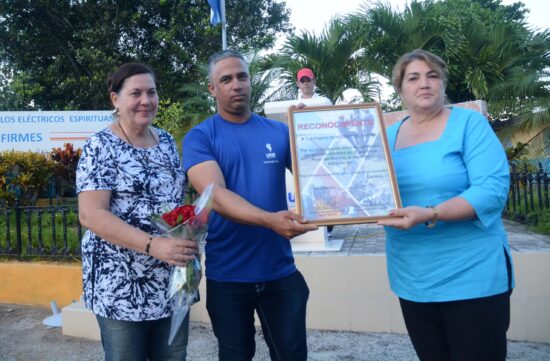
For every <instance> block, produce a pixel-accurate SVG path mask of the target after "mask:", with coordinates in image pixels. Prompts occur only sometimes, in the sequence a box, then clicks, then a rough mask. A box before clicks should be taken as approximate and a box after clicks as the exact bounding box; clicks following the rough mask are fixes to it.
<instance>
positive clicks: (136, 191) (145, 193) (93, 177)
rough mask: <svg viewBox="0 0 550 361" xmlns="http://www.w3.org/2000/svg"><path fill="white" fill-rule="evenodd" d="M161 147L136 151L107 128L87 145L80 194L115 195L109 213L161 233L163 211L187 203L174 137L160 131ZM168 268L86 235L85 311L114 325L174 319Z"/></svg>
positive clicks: (79, 170) (79, 180) (80, 172)
mask: <svg viewBox="0 0 550 361" xmlns="http://www.w3.org/2000/svg"><path fill="white" fill-rule="evenodd" d="M154 130H155V131H156V132H157V134H158V136H159V144H158V145H157V146H155V147H151V148H136V147H133V146H132V145H130V144H128V143H126V142H125V141H123V140H122V139H120V138H119V137H118V136H116V135H115V134H114V133H113V132H112V131H111V130H110V129H109V128H106V129H103V130H101V131H99V132H98V133H96V134H94V135H93V136H92V137H91V138H90V139H88V141H87V142H86V144H85V145H84V148H83V151H82V156H81V158H80V161H79V163H78V168H77V173H76V174H77V176H76V185H77V192H79V193H80V192H85V191H93V190H108V191H111V212H112V213H113V214H115V215H116V216H118V217H120V218H121V219H122V220H124V221H126V222H127V223H129V224H131V225H132V226H134V227H137V228H140V229H142V230H143V231H145V232H147V233H150V234H158V232H157V231H156V230H155V229H154V228H153V226H152V225H151V222H150V219H151V216H152V215H153V214H160V213H161V207H162V206H163V205H167V206H169V207H170V208H174V207H175V206H177V205H181V204H183V200H184V184H185V175H184V173H183V169H182V167H181V163H180V159H179V156H178V151H177V149H176V145H175V143H174V140H173V138H172V137H171V136H170V135H169V134H168V133H166V132H165V131H163V130H160V129H156V128H154ZM169 275H170V266H169V265H168V264H166V263H165V262H162V261H160V260H158V259H155V258H153V257H150V256H147V255H145V254H144V253H140V252H136V251H133V250H130V249H127V248H122V247H119V246H116V245H114V244H112V243H109V242H107V241H105V240H103V239H101V238H100V237H99V236H97V235H96V234H94V233H93V232H92V231H90V230H88V231H87V232H86V234H85V235H84V237H83V238H82V277H83V288H84V299H85V301H86V306H87V307H88V308H89V309H91V310H92V311H93V312H94V313H95V314H97V315H99V316H103V317H107V318H111V319H115V320H125V321H145V320H156V319H159V318H164V317H168V316H170V307H169V302H168V301H167V289H168V283H169Z"/></svg>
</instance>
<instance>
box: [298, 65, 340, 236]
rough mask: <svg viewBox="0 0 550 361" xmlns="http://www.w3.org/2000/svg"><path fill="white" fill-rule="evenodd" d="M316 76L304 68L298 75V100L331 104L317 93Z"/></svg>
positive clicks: (330, 233)
mask: <svg viewBox="0 0 550 361" xmlns="http://www.w3.org/2000/svg"><path fill="white" fill-rule="evenodd" d="M315 82H316V80H315V74H313V71H312V70H311V69H309V68H302V69H300V70H298V72H297V73H296V86H297V87H298V89H299V91H298V100H300V99H312V98H324V99H326V100H327V102H329V103H331V102H330V100H329V99H328V98H326V97H323V96H320V95H319V94H317V93H316V92H315ZM298 107H299V108H303V107H304V105H303V104H300V105H298ZM333 229H334V226H327V235H328V238H332V230H333Z"/></svg>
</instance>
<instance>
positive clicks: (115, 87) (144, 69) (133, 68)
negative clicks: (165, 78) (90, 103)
mask: <svg viewBox="0 0 550 361" xmlns="http://www.w3.org/2000/svg"><path fill="white" fill-rule="evenodd" d="M138 74H151V76H152V77H153V81H154V82H155V83H156V82H157V78H156V76H155V72H154V71H153V69H152V68H151V67H150V66H148V65H145V64H141V63H126V64H122V65H121V66H120V67H119V68H118V69H117V70H116V71H115V72H114V73H113V74H111V75H110V76H109V82H108V88H109V94H111V92H115V93H117V94H118V92H119V91H120V89H122V87H123V85H124V81H125V80H126V79H128V78H129V77H132V76H134V75H138Z"/></svg>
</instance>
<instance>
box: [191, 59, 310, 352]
mask: <svg viewBox="0 0 550 361" xmlns="http://www.w3.org/2000/svg"><path fill="white" fill-rule="evenodd" d="M208 78H209V84H208V90H209V91H210V93H211V94H212V96H213V97H214V98H215V99H216V104H217V109H218V113H217V114H216V115H214V116H212V117H210V118H208V119H206V120H205V121H204V122H202V123H201V124H199V125H198V126H196V127H195V128H193V129H192V130H191V131H190V132H189V133H188V134H187V135H186V137H185V139H184V141H183V163H184V168H185V171H186V172H187V175H188V178H189V181H190V182H191V184H192V185H193V186H194V187H195V189H196V190H197V191H198V192H202V190H203V189H204V188H205V187H206V186H207V185H208V184H210V183H214V184H215V188H214V205H213V209H214V211H213V212H212V214H211V218H210V220H209V231H208V237H207V243H206V249H205V252H206V308H207V310H208V314H209V316H210V320H211V321H212V327H213V329H214V334H215V335H216V337H217V339H218V346H219V359H220V360H231V361H233V360H252V358H253V357H254V353H255V343H254V335H255V328H254V311H256V312H257V313H258V316H259V319H260V322H261V325H262V329H263V333H264V337H265V340H266V343H267V345H268V346H269V350H270V355H271V359H272V360H306V359H307V345H306V328H305V320H306V303H307V299H308V296H309V289H308V287H307V284H306V282H305V280H304V278H303V277H302V275H301V274H300V272H299V271H298V270H297V269H296V266H295V264H294V258H293V255H292V249H291V246H290V241H289V238H292V237H294V236H297V235H300V234H302V233H305V232H307V231H309V230H313V229H315V228H316V227H315V226H313V225H309V224H307V223H306V222H305V220H304V219H303V218H302V217H300V216H298V215H296V214H294V213H292V212H290V211H288V209H287V205H286V198H285V195H286V190H285V169H286V168H289V169H290V167H291V156H290V141H289V135H288V127H287V126H286V125H285V124H283V123H280V122H276V121H273V120H269V119H266V118H264V117H261V116H259V115H257V114H255V113H252V111H251V110H250V93H251V84H250V76H249V72H248V66H247V64H246V63H245V61H244V59H243V57H242V55H241V54H240V53H238V52H236V51H233V50H224V51H221V52H218V53H216V54H214V55H212V57H211V58H210V60H209V63H208Z"/></svg>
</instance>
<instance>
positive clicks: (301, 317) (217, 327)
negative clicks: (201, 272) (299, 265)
mask: <svg viewBox="0 0 550 361" xmlns="http://www.w3.org/2000/svg"><path fill="white" fill-rule="evenodd" d="M206 282H207V283H206V308H207V310H208V314H209V315H210V320H211V321H212V328H213V329H214V334H215V335H216V337H217V339H218V347H219V359H220V361H237V360H239V361H240V360H242V361H249V360H252V358H253V357H254V353H255V351H256V344H255V341H254V336H255V333H256V329H255V327H254V311H256V312H257V313H258V316H259V319H260V323H261V325H262V330H263V334H264V338H265V341H266V343H267V345H268V347H269V354H270V356H271V360H276V361H305V360H306V359H307V343H306V304H307V299H308V297H309V289H308V287H307V284H306V281H305V280H304V277H303V276H302V274H301V273H300V272H298V271H296V272H295V273H293V274H291V275H289V276H286V277H283V278H281V279H278V280H274V281H269V282H261V283H239V282H217V281H213V280H207V281H206Z"/></svg>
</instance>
